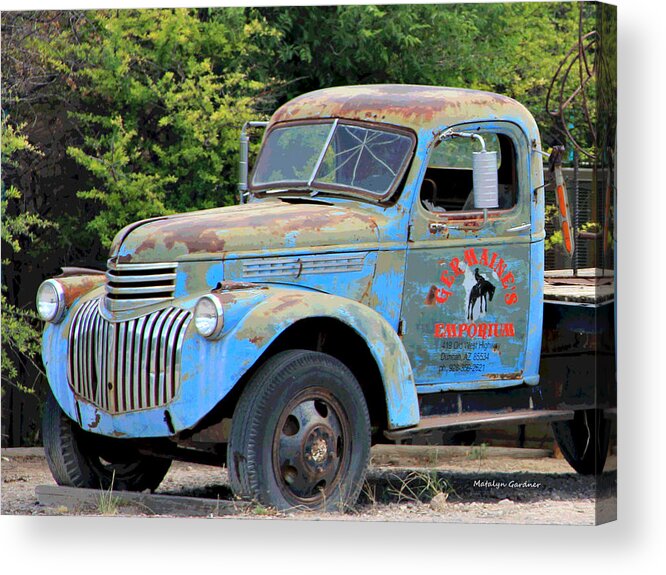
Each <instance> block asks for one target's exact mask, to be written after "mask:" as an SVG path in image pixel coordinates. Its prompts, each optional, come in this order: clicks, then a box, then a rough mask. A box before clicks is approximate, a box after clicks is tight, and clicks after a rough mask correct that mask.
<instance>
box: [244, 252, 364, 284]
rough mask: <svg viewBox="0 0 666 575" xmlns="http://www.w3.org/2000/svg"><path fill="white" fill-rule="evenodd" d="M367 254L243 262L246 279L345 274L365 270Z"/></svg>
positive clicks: (264, 259) (293, 257)
mask: <svg viewBox="0 0 666 575" xmlns="http://www.w3.org/2000/svg"><path fill="white" fill-rule="evenodd" d="M365 256H366V254H365V253H361V254H324V255H309V256H300V257H298V256H292V257H278V258H257V259H251V260H247V261H245V262H243V276H244V277H246V278H255V277H273V276H295V277H299V276H301V275H307V274H327V273H336V274H337V273H344V272H355V271H361V270H363V262H364V260H365Z"/></svg>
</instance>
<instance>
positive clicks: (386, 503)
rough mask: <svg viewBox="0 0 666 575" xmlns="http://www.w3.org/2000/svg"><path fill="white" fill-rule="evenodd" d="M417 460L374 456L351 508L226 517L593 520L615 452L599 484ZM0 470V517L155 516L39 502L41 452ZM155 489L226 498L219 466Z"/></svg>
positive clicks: (502, 464) (5, 459)
mask: <svg viewBox="0 0 666 575" xmlns="http://www.w3.org/2000/svg"><path fill="white" fill-rule="evenodd" d="M8 454H9V456H8ZM418 463H421V464H423V463H424V462H423V461H420V462H419V461H418V460H414V459H410V460H409V461H405V460H404V458H403V460H396V458H386V457H383V456H381V454H380V455H375V456H374V457H373V462H372V465H371V466H370V468H369V470H368V476H367V480H366V484H365V487H364V489H363V492H362V494H361V497H360V499H359V502H358V504H357V505H356V506H355V507H354V509H351V510H346V511H343V510H341V512H339V513H312V512H294V513H277V512H274V511H273V510H271V509H266V508H264V507H262V506H258V505H257V506H250V507H249V508H246V509H242V510H239V511H238V513H236V514H235V515H233V517H235V518H244V519H247V518H255V519H264V520H266V519H268V520H270V519H275V518H279V519H308V520H337V521H350V520H351V521H409V522H447V523H529V524H576V525H592V524H594V523H595V521H598V520H602V519H603V518H604V517H605V516H607V514H608V513H612V511H613V507H614V505H615V495H614V486H615V481H616V474H615V471H614V470H613V469H614V463H615V461H614V457H611V458H610V461H609V462H608V463H607V466H606V470H607V471H605V473H604V474H603V476H602V479H601V481H600V482H598V483H595V481H594V478H591V477H583V476H580V475H577V474H576V473H575V472H573V470H572V469H571V468H570V467H569V465H568V464H567V463H566V461H564V460H562V459H555V458H552V457H539V458H529V459H525V458H520V459H516V458H513V457H496V456H493V455H490V456H487V455H484V454H483V453H478V452H473V451H471V452H470V454H469V455H468V456H466V457H465V456H463V457H448V458H445V459H442V460H440V461H436V462H434V463H432V462H430V464H428V465H427V466H421V467H419V466H418ZM426 463H428V462H426ZM406 465H408V466H406ZM0 471H1V474H2V487H1V492H0V497H1V507H0V509H1V512H2V514H3V515H101V514H105V513H102V511H106V514H109V513H112V514H113V515H116V516H154V515H152V514H149V513H148V512H147V511H146V510H144V509H141V508H138V507H136V506H134V507H129V506H127V507H124V506H119V507H118V508H117V509H112V510H111V511H110V512H109V511H108V510H106V509H105V508H102V507H100V506H98V507H91V506H88V507H84V506H80V507H77V508H74V509H68V508H66V507H64V506H60V507H56V508H52V507H46V506H43V505H40V503H39V501H38V499H37V496H36V494H35V488H36V487H37V486H38V485H55V483H54V481H53V478H52V477H51V474H50V472H49V469H48V466H47V464H46V461H45V459H44V457H43V456H35V455H34V452H31V453H30V454H29V455H28V456H26V455H23V454H22V455H18V456H17V455H13V454H11V450H10V451H6V450H5V451H4V452H3V454H2V461H1V467H0ZM156 493H158V494H164V495H180V496H190V497H205V498H212V499H218V498H219V499H220V500H229V499H231V497H232V496H231V492H230V490H229V486H228V482H227V476H226V470H225V469H221V468H217V467H209V466H205V465H195V464H188V463H181V462H175V463H174V464H173V466H172V467H171V470H170V471H169V473H168V474H167V476H166V478H165V479H164V481H163V482H162V484H161V485H160V487H159V488H158V490H157V491H156Z"/></svg>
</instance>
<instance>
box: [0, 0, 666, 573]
mask: <svg viewBox="0 0 666 575" xmlns="http://www.w3.org/2000/svg"><path fill="white" fill-rule="evenodd" d="M259 3H260V4H262V5H266V4H274V3H275V2H268V1H266V0H262V1H260V2H259ZM302 3H303V2H292V4H302ZM307 3H313V4H315V3H316V4H319V3H321V4H328V3H329V2H307ZM127 4H128V3H126V2H119V1H111V0H107V1H105V2H97V3H96V5H97V6H104V7H107V6H114V7H120V6H123V7H124V6H127ZM132 4H133V5H134V6H145V7H158V6H159V7H169V6H197V5H214V4H215V5H229V4H231V3H230V2H223V3H217V2H215V3H214V2H205V1H201V2H187V1H182V0H181V1H178V2H170V1H167V0H160V1H150V0H143V1H138V2H132ZM618 4H619V10H618V16H619V42H618V45H619V50H620V54H619V70H620V74H619V105H620V119H619V128H618V129H619V131H618V133H619V143H618V152H619V170H618V174H619V176H618V188H619V190H620V194H619V196H620V197H619V199H618V217H617V219H618V228H619V233H618V235H619V238H620V241H619V248H618V259H619V265H618V274H617V277H618V300H619V301H618V344H619V386H620V389H619V404H620V407H619V410H618V411H619V429H620V443H619V460H620V471H619V488H620V493H619V517H620V520H619V521H618V522H616V523H613V524H609V525H606V526H603V527H598V528H591V527H590V528H588V527H539V526H499V525H489V526H485V525H483V526H482V525H451V524H441V523H438V524H404V523H398V524H394V523H359V522H348V523H347V522H340V523H329V522H287V521H245V520H231V521H227V520H214V521H206V520H182V519H179V520H138V519H85V518H76V517H73V518H52V517H39V518H19V517H7V516H3V517H0V550H1V551H0V565H1V567H2V570H3V572H4V571H6V572H8V573H11V572H16V570H19V569H20V570H21V571H24V572H27V573H32V572H35V571H37V570H38V569H39V570H40V571H43V572H45V573H49V574H52V573H60V572H63V573H64V572H68V573H77V572H91V571H92V572H95V573H100V574H102V573H114V574H115V575H118V574H121V573H122V574H124V573H128V574H129V573H139V572H141V571H143V570H148V571H149V572H152V573H171V572H176V571H178V572H183V573H191V574H196V573H199V572H205V571H208V570H211V569H214V570H216V571H218V572H232V570H238V572H239V573H248V572H250V573H254V572H262V573H263V572H265V573H267V574H271V575H272V574H274V573H286V572H289V573H292V574H293V573H294V572H300V571H301V570H302V571H303V572H306V573H317V574H320V573H338V574H339V573H350V572H356V571H359V572H364V571H365V572H368V573H375V572H380V571H385V572H387V573H394V572H403V573H423V572H426V573H429V572H432V573H438V572H454V573H455V572H457V571H458V570H460V571H462V572H465V573H480V572H482V571H488V572H491V573H493V575H495V574H500V573H511V574H512V575H515V574H516V573H520V572H538V573H540V574H541V573H558V574H561V573H579V572H584V571H586V572H590V573H597V572H601V571H602V570H604V571H609V572H612V573H615V572H633V573H641V572H644V571H646V572H654V571H655V569H654V568H651V569H648V568H647V567H648V565H652V563H653V561H654V560H656V561H655V563H656V564H657V565H658V564H662V565H663V551H662V550H663V533H664V531H663V526H662V522H663V520H664V517H663V516H662V514H663V512H664V505H663V500H664V495H663V488H662V484H663V483H664V482H665V481H666V474H665V473H664V460H665V458H666V453H665V452H666V443H665V438H664V435H665V433H666V430H665V426H664V424H663V423H662V420H663V415H662V414H663V412H664V409H665V408H666V397H665V394H664V387H665V384H666V378H664V360H666V351H665V348H666V345H665V342H666V337H664V330H663V327H662V326H663V322H664V319H665V318H664V315H665V314H664V304H663V302H664V291H663V290H664V287H663V286H664V283H663V282H664V274H663V270H664V268H665V267H666V266H665V265H664V257H663V256H662V255H661V254H662V252H663V250H664V244H665V242H664V236H663V234H664V230H666V225H664V215H666V209H665V208H666V206H665V205H664V204H665V202H664V191H665V190H664V188H665V186H664V182H665V177H664V169H663V165H664V159H663V156H664V151H663V150H664V145H663V142H662V141H661V139H659V140H658V138H662V137H663V134H664V121H663V118H664V116H665V115H666V111H665V110H664V97H663V95H664V93H666V91H665V88H666V86H665V85H664V84H665V82H664V73H663V70H664V57H665V56H666V54H665V53H664V52H665V51H664V37H665V36H666V34H664V31H663V21H664V19H663V11H662V10H659V7H660V3H659V2H657V1H656V0H655V1H651V0H619V2H618ZM81 6H88V3H86V2H76V1H73V0H65V1H64V2H62V3H57V2H52V1H51V2H32V1H23V2H19V1H17V0H5V1H4V2H3V7H4V8H5V9H6V8H9V9H33V8H58V9H64V8H75V7H81ZM498 33H501V32H500V31H498ZM657 250H658V251H657ZM660 551H662V553H659V552H660Z"/></svg>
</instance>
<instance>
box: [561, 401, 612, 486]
mask: <svg viewBox="0 0 666 575" xmlns="http://www.w3.org/2000/svg"><path fill="white" fill-rule="evenodd" d="M551 427H552V429H553V435H554V436H555V440H556V441H557V445H558V446H559V448H560V450H561V451H562V455H564V458H565V459H566V460H567V462H568V463H569V465H571V467H573V468H574V469H575V470H576V471H577V472H578V473H580V474H581V475H597V474H601V473H602V472H603V469H604V464H605V463H606V454H607V453H608V443H609V440H610V431H611V423H610V421H609V420H608V419H606V418H604V413H603V411H602V410H600V409H585V410H579V411H576V412H575V413H574V418H573V419H571V420H569V421H556V422H553V423H551Z"/></svg>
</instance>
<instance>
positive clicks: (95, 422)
mask: <svg viewBox="0 0 666 575" xmlns="http://www.w3.org/2000/svg"><path fill="white" fill-rule="evenodd" d="M100 419H102V416H101V415H100V414H99V411H95V421H93V422H92V423H91V424H90V425H89V426H88V427H90V429H95V428H96V427H97V426H98V425H99V422H100Z"/></svg>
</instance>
